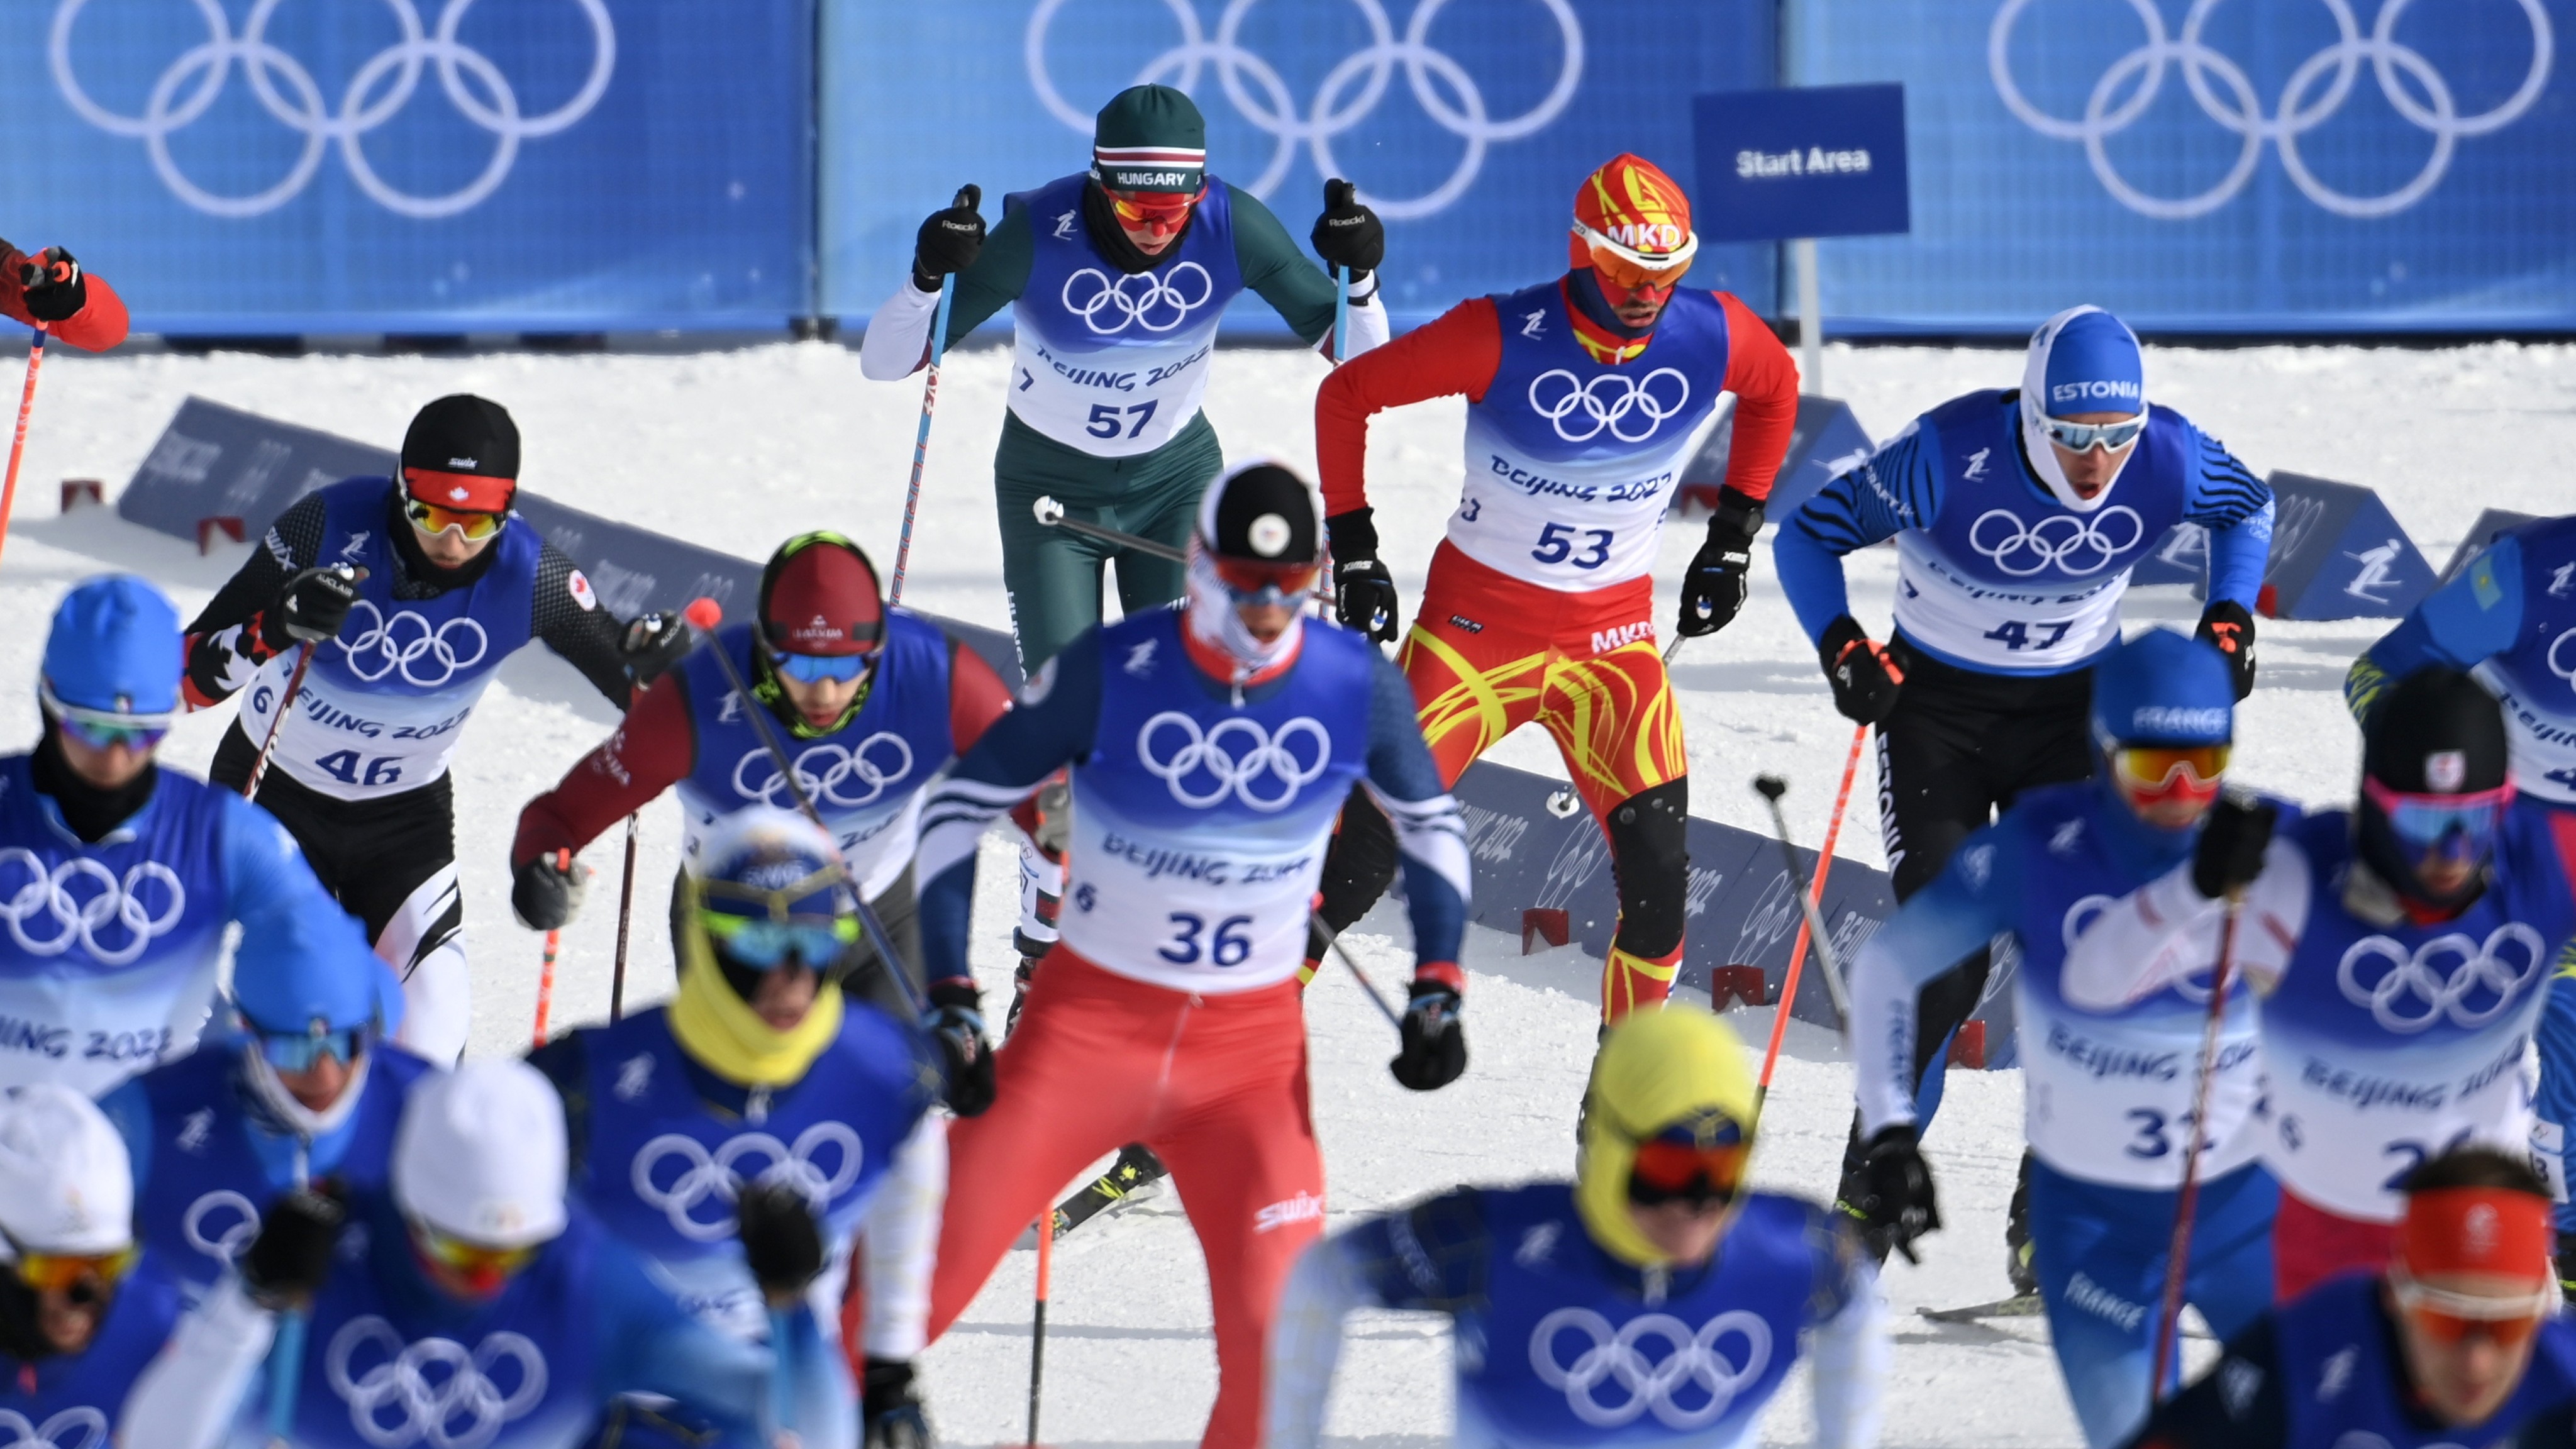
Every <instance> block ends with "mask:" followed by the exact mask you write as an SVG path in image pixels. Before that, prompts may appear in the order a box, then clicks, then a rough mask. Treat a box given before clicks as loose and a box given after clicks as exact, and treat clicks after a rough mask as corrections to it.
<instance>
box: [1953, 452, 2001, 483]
mask: <svg viewBox="0 0 2576 1449" xmlns="http://www.w3.org/2000/svg"><path fill="white" fill-rule="evenodd" d="M1993 452H1994V449H1992V448H1979V449H1978V450H1977V451H1975V452H1973V453H1970V454H1969V455H1968V466H1967V467H1966V468H1964V469H1962V470H1961V471H1960V474H1959V476H1960V477H1962V478H1964V479H1966V480H1967V481H1968V482H1971V483H1974V482H1976V481H1977V480H1978V479H1980V478H1983V477H1984V476H1986V458H1987V456H1988V455H1989V454H1991V453H1993Z"/></svg>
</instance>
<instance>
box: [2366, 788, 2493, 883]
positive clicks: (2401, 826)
mask: <svg viewBox="0 0 2576 1449" xmlns="http://www.w3.org/2000/svg"><path fill="white" fill-rule="evenodd" d="M2361 793H2362V797H2363V798H2364V799H2366V800H2368V801H2369V802H2370V803H2371V804H2373V805H2375V806H2377V807H2378V808H2379V813H2380V814H2381V815H2382V816H2383V817H2385V818H2386V819H2387V821H2388V828H2389V829H2390V830H2391V831H2394V832H2395V833H2396V836H2397V838H2398V840H2399V841H2401V842H2403V843H2404V844H2405V845H2406V846H2407V847H2408V848H2410V849H2413V850H2417V851H2421V852H2423V853H2424V854H2426V855H2428V856H2439V857H2441V858H2443V859H2445V860H2449V861H2453V862H2458V863H2468V862H2474V861H2478V860H2483V859H2485V858H2486V855H2487V852H2488V850H2489V849H2490V848H2492V847H2493V845H2494V843H2495V834H2496V828H2497V827H2498V826H2499V825H2501V824H2502V823H2503V822H2504V812H2505V807H2506V806H2508V805H2510V804H2512V803H2513V784H2512V782H2511V781H2507V782H2506V783H2504V784H2502V785H2499V786H2497V787H2496V788H2494V789H2492V790H2480V791H2477V792H2475V793H2474V794H2468V795H2419V794H2416V793H2414V792H2412V791H2406V790H2391V789H2389V788H2388V787H2387V786H2385V785H2383V784H2381V783H2379V782H2378V781H2377V780H2373V779H2371V778H2370V777H2368V776H2366V775H2365V776H2363V777H2362V781H2361Z"/></svg>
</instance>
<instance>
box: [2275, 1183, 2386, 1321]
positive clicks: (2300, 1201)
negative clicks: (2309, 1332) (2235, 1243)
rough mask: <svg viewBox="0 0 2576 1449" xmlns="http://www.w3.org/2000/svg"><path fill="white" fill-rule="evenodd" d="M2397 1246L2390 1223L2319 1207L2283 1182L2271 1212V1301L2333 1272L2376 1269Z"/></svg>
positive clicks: (2283, 1299) (2383, 1265) (2289, 1295)
mask: <svg viewBox="0 0 2576 1449" xmlns="http://www.w3.org/2000/svg"><path fill="white" fill-rule="evenodd" d="M2396 1249H2397V1225H2396V1224H2395V1223H2372V1222H2364V1221H2362V1220H2361V1219H2360V1218H2348V1217H2345V1216H2344V1215H2343V1214H2341V1213H2339V1212H2336V1211H2334V1210H2332V1209H2331V1208H2321V1207H2319V1206H2317V1205H2316V1204H2315V1203H2312V1202H2310V1201H2308V1200H2307V1199H2306V1198H2303V1197H2301V1196H2299V1195H2298V1194H2297V1193H2295V1192H2292V1191H2290V1189H2289V1186H2288V1185H2287V1184H2286V1183H2285V1184H2283V1185H2282V1188H2281V1206H2280V1209H2279V1211H2277V1212H2276V1213H2275V1214H2274V1215H2273V1217H2272V1301H2273V1302H2275V1303H2287V1302H2289V1301H2290V1300H2291V1299H2293V1298H2296V1297H2298V1296H2299V1295H2300V1294H2302V1293H2305V1292H2307V1291H2308V1290H2309V1289H2311V1288H2314V1287H2315V1286H2317V1285H2318V1284H2320V1283H2322V1282H2324V1281H2326V1280H2327V1279H2328V1278H2331V1277H2334V1276H2335V1275H2336V1274H2338V1273H2378V1272H2382V1271H2385V1270H2386V1269H2387V1267H2388V1258H2389V1255H2390V1254H2391V1253H2393V1252H2395V1251H2396Z"/></svg>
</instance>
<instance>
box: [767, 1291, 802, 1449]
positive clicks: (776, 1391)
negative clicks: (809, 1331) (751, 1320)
mask: <svg viewBox="0 0 2576 1449" xmlns="http://www.w3.org/2000/svg"><path fill="white" fill-rule="evenodd" d="M795 1327H796V1322H795V1320H794V1318H792V1317H791V1316H790V1310H788V1309H785V1308H772V1309H770V1310H769V1432H770V1433H772V1434H774V1435H778V1436H780V1437H785V1436H786V1435H789V1434H793V1433H795V1432H796V1360H795V1357H794V1355H793V1354H791V1353H790V1352H789V1348H788V1338H789V1336H790V1335H791V1334H792V1333H793V1332H794V1331H795Z"/></svg>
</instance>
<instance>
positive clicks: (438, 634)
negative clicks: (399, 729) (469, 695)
mask: <svg viewBox="0 0 2576 1449" xmlns="http://www.w3.org/2000/svg"><path fill="white" fill-rule="evenodd" d="M361 616H363V617H364V618H365V619H366V620H368V621H369V622H367V623H365V624H364V625H362V626H361V627H360V628H359V630H358V633H357V635H356V637H354V638H345V639H342V640H340V641H339V644H340V649H341V652H342V653H344V654H346V655H347V656H348V660H349V672H350V673H351V674H354V675H356V676H358V677H359V678H360V679H363V680H365V681H366V682H367V683H369V684H373V683H375V682H376V681H377V680H379V679H382V678H384V677H385V676H386V675H388V674H391V673H393V672H394V671H395V670H397V669H399V670H401V671H402V677H403V682H404V683H406V684H409V685H412V686H414V687H415V688H419V689H436V688H437V687H439V686H440V685H442V684H445V683H446V682H447V681H449V680H451V679H454V678H455V677H456V671H458V670H460V669H471V668H473V667H474V666H475V665H477V664H480V663H482V662H483V656H484V655H485V654H487V653H490V652H491V648H492V637H491V636H490V635H489V634H486V633H484V632H483V626H482V625H481V624H478V623H476V622H475V621H474V616H473V615H471V614H459V615H457V616H456V617H455V618H453V619H450V620H448V621H447V622H446V623H444V624H441V625H439V626H438V627H437V628H435V629H433V628H431V627H430V624H429V621H428V620H427V619H424V618H422V617H421V616H420V615H418V614H416V613H414V612H412V611H411V610H409V609H404V610H402V611H401V612H399V613H397V614H395V615H394V616H393V617H392V618H391V619H387V618H386V617H385V615H384V611H383V610H381V609H379V608H377V607H376V606H375V605H374V604H373V603H371V602H369V601H368V600H365V599H360V600H359V601H358V602H357V603H355V604H353V605H351V606H350V608H349V622H350V623H352V624H356V623H358V622H359V619H360V618H361ZM468 649H471V650H472V651H473V652H472V653H470V654H468V653H466V652H464V651H465V650H468ZM424 659H426V660H429V661H430V662H431V663H432V664H434V665H435V666H437V673H436V674H435V675H432V674H431V673H430V672H429V670H428V669H426V668H423V669H417V670H416V669H414V668H413V666H414V665H417V664H419V663H420V661H422V660H424Z"/></svg>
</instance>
